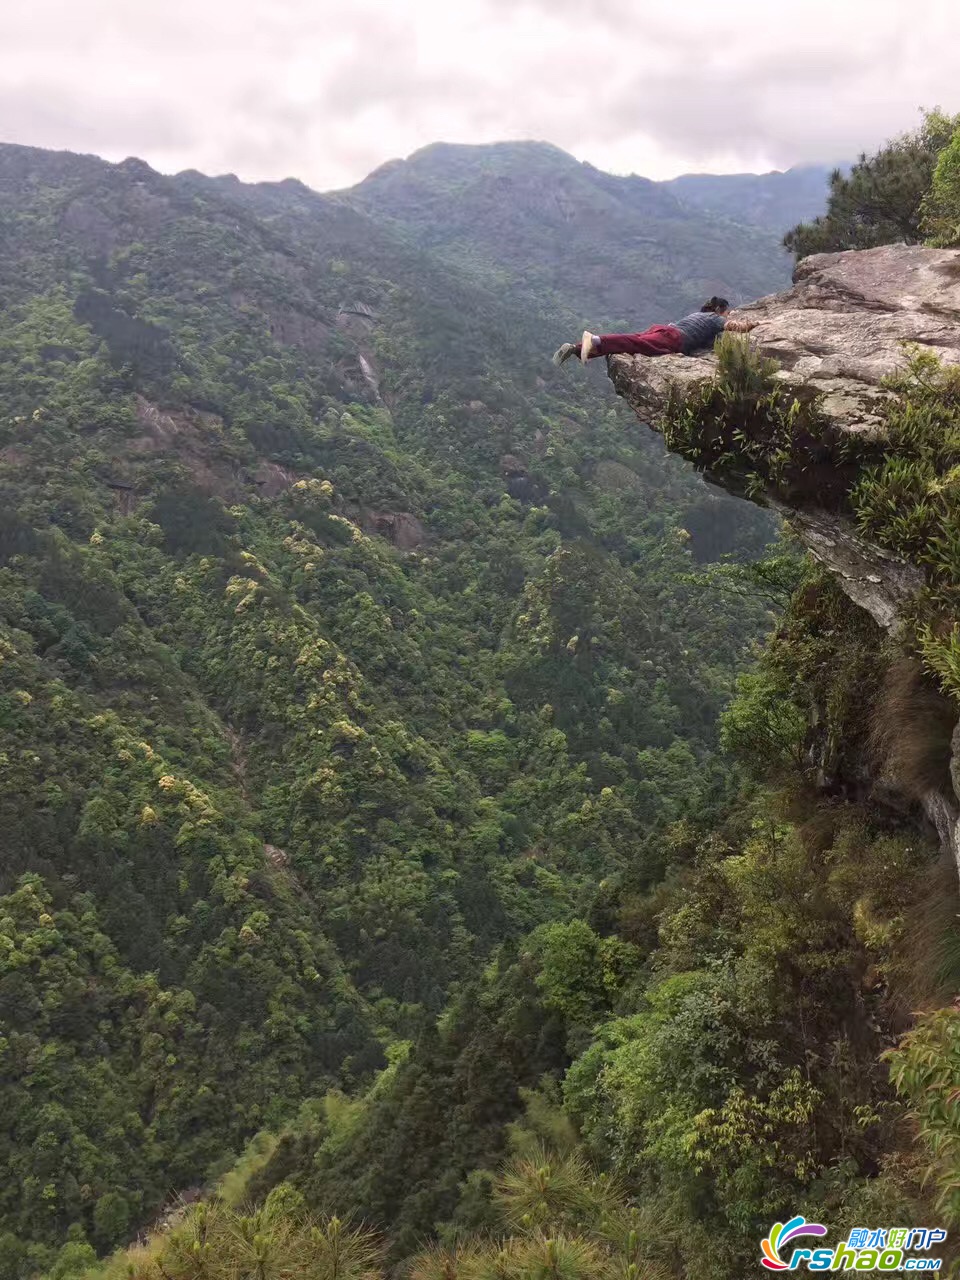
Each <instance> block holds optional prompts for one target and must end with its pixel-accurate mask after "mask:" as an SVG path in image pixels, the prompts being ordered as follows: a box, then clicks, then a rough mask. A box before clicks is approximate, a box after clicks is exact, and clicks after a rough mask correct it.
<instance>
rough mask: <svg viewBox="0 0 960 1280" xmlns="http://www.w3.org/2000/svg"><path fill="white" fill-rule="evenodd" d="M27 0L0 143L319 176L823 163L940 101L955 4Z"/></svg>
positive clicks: (949, 85)
mask: <svg viewBox="0 0 960 1280" xmlns="http://www.w3.org/2000/svg"><path fill="white" fill-rule="evenodd" d="M583 11H584V10H583V5H582V0H337V2H336V3H334V2H333V0H272V3H271V4H269V5H267V4H263V3H262V2H261V0H204V2H203V3H200V2H199V0H139V2H138V3H136V4H133V3H130V0H31V3H30V4H29V5H5V6H4V11H3V12H0V138H2V139H4V140H6V141H12V142H23V143H31V144H34V145H39V146H47V147H63V148H69V149H72V150H92V151H96V152H98V153H99V154H101V155H105V156H107V157H108V158H110V159H121V158H123V157H124V156H126V155H140V156H142V157H143V158H144V159H146V160H147V161H149V162H150V163H151V164H153V165H154V166H155V167H156V168H159V169H162V170H165V171H172V170H176V169H180V168H197V169H202V170H205V171H207V172H214V173H217V172H225V171H233V172H236V173H238V174H239V175H240V176H241V177H243V178H247V179H257V178H282V177H286V176H291V175H292V176H296V177H300V178H302V179H303V180H304V181H306V182H308V183H310V185H312V186H314V187H318V188H320V189H324V188H329V187H335V186H341V185H346V184H348V183H351V182H354V181H357V180H358V179H360V178H361V177H363V176H364V174H365V173H366V172H368V171H369V169H371V168H372V167H374V166H375V165H377V164H379V163H381V162H382V161H384V160H388V159H391V158H393V157H394V156H398V155H405V154H408V153H409V152H410V151H412V150H414V149H415V148H417V147H419V146H423V145H425V144H426V143H428V142H432V141H436V140H446V141H451V142H489V141H494V140H497V139H506V138H529V137H532V138H540V139H546V140H548V141H551V142H555V143H556V144H557V145H559V146H561V147H564V148H565V149H566V150H568V151H572V152H573V153H574V154H575V155H577V156H579V157H580V158H581V159H588V160H590V161H591V162H592V163H594V164H596V165H598V166H600V167H601V168H607V169H612V170H614V171H618V172H630V171H633V172H638V173H644V174H647V175H648V176H651V177H666V176H670V175H671V174H674V173H678V172H681V171H684V170H688V169H714V170H727V171H729V170H736V169H742V168H750V169H757V168H768V167H771V166H777V167H783V166H786V165H789V164H792V163H798V162H803V161H812V160H819V159H822V160H827V161H832V160H835V159H840V158H844V157H848V156H852V155H854V154H856V153H857V152H859V151H860V150H862V149H867V150H869V149H871V148H873V147H875V146H877V145H879V144H880V143H881V142H882V141H883V140H884V138H886V137H888V136H890V135H891V134H893V133H897V132H900V131H902V130H903V129H907V128H911V127H913V126H914V125H915V124H916V122H917V120H918V110H919V108H920V107H921V106H933V105H937V104H939V105H941V106H943V107H944V108H945V109H948V110H949V109H952V110H960V76H958V74H957V72H958V58H957V53H956V49H957V39H956V37H957V35H958V34H960V30H958V28H960V20H958V16H957V9H956V0H913V3H911V4H910V5H907V4H905V3H903V0H793V2H792V3H791V4H790V5H786V4H777V3H775V2H774V3H770V0H725V3H724V2H718V0H687V3H686V4H685V5H679V4H677V5H670V6H657V7H656V8H654V7H652V6H651V5H649V4H646V3H643V2H642V0H624V3H622V4H621V5H619V6H611V5H609V4H603V3H602V0H598V3H597V4H596V6H595V12H594V13H593V14H592V16H591V17H590V19H589V20H586V21H585V20H584V19H583V18H582V16H581V15H582V14H583Z"/></svg>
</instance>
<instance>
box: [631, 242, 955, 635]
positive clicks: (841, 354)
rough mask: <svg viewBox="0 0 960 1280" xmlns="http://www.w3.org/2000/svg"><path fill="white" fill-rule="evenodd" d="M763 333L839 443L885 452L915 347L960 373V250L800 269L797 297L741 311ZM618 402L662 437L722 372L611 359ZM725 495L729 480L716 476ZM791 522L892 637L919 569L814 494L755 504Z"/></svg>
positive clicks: (788, 383) (700, 364) (679, 362)
mask: <svg viewBox="0 0 960 1280" xmlns="http://www.w3.org/2000/svg"><path fill="white" fill-rule="evenodd" d="M741 310H742V311H743V312H745V313H748V314H749V315H750V318H751V319H753V320H755V321H756V322H757V328H756V329H755V330H754V332H753V334H752V335H751V337H752V340H753V342H754V343H755V345H756V346H757V347H758V348H759V349H760V350H761V351H762V352H763V354H764V355H768V356H772V357H774V358H775V359H776V360H777V361H778V362H779V364H780V370H779V372H778V374H777V379H778V380H779V382H780V383H781V384H782V385H783V386H784V389H785V390H787V391H789V392H790V393H791V394H792V395H794V396H795V397H796V398H797V399H798V400H800V401H801V402H802V403H809V402H810V401H812V400H814V399H816V400H817V404H818V410H819V413H820V414H821V416H822V418H823V419H824V421H825V422H826V424H827V425H828V427H829V428H830V429H832V430H833V432H834V433H835V434H836V436H837V437H838V438H840V439H842V438H843V437H857V438H858V439H859V440H863V439H864V438H866V439H872V440H876V441H877V442H878V443H882V436H883V413H882V410H883V404H884V402H885V401H886V400H887V399H888V398H889V395H890V393H889V392H888V391H886V390H885V389H884V387H883V386H882V385H881V384H882V381H883V379H884V377H885V376H886V375H887V374H890V373H892V372H894V371H895V370H896V369H897V368H898V367H901V366H902V365H903V364H904V363H905V361H906V354H905V348H904V344H905V343H915V344H918V345H920V346H925V347H929V348H932V349H933V350H935V351H936V354H937V355H938V356H939V357H940V359H941V360H942V361H943V363H945V364H957V365H960V251H957V250H950V249H927V248H922V247H920V246H913V245H886V246H883V247H882V248H879V249H865V250H861V251H859V252H850V253H826V254H817V255H815V256H814V257H810V258H807V259H805V260H804V261H803V262H801V263H800V264H799V266H798V267H797V270H796V273H795V277H794V285H793V288H791V289H788V290H786V291H785V292H784V293H777V294H772V295H771V296H770V297H768V298H761V299H760V301H759V302H754V303H751V304H750V305H748V306H746V307H743V308H741ZM608 365H609V371H610V377H611V378H612V380H613V383H614V386H615V387H616V389H617V391H618V392H619V394H620V395H621V396H622V397H623V398H624V399H625V400H626V401H627V403H628V404H630V405H631V407H632V408H633V409H634V410H635V411H636V412H637V414H638V415H639V416H640V417H641V418H642V419H643V420H644V421H645V422H648V423H649V424H650V425H651V426H653V427H656V426H657V423H658V419H659V418H660V417H661V415H662V414H663V413H664V411H665V409H666V407H667V405H668V403H669V402H670V400H671V398H672V397H675V396H678V395H679V396H681V397H682V396H689V395H690V394H692V393H695V392H697V391H698V390H699V389H700V388H702V387H703V386H704V384H706V383H708V382H710V381H711V380H712V379H713V378H714V376H715V373H716V361H715V359H714V357H713V356H712V355H703V356H698V357H696V358H692V359H691V358H689V357H684V356H659V357H655V358H651V357H646V356H612V357H610V359H609V361H608ZM708 477H709V478H710V479H713V480H715V481H716V482H717V483H720V484H724V485H725V487H728V488H730V487H733V486H732V485H731V481H730V478H729V477H721V476H719V475H709V472H708ZM753 496H754V497H755V498H756V500H758V501H760V502H763V503H765V504H766V505H769V506H773V507H775V508H776V509H777V510H779V511H781V512H782V514H784V515H786V516H787V517H788V518H790V519H791V522H792V523H793V525H794V527H795V529H796V531H797V533H798V535H799V536H800V538H801V539H802V540H803V541H804V542H805V543H806V545H807V546H808V547H809V549H810V551H811V553H812V554H813V555H814V556H815V557H816V558H817V559H818V560H821V561H822V562H823V563H824V564H825V565H827V567H828V568H830V569H832V570H834V571H835V572H836V573H837V574H838V576H839V578H840V581H841V583H842V585H843V587H844V590H845V591H846V592H847V594H848V595H849V596H850V598H851V599H852V600H854V601H855V602H856V603H857V604H859V605H861V606H862V607H863V608H865V609H867V610H869V612H870V613H871V614H872V615H873V617H874V618H875V619H876V621H877V622H878V623H879V624H880V625H881V626H883V627H886V628H889V627H892V626H893V625H894V624H895V623H896V621H897V618H898V616H899V615H900V613H901V611H902V608H903V606H904V604H905V603H906V602H907V601H908V600H909V599H910V598H911V597H912V596H913V595H915V593H916V591H917V590H918V589H919V587H920V585H921V583H922V575H921V574H920V572H919V570H918V569H916V568H915V567H913V566H911V565H907V564H904V563H903V562H902V561H900V560H898V559H897V558H896V557H895V556H891V555H890V554H889V553H888V552H885V551H882V550H880V549H879V548H877V547H874V546H871V545H870V544H869V543H867V542H865V541H864V540H863V539H862V538H860V537H859V536H858V535H857V532H856V530H855V529H854V527H853V525H852V523H851V522H850V521H849V520H848V519H847V518H846V517H844V516H843V515H842V514H841V513H838V512H837V511H836V510H835V509H833V508H834V504H830V505H824V503H823V493H822V490H820V489H818V487H817V485H816V483H814V484H813V486H812V489H811V492H810V493H809V494H808V495H806V496H805V497H804V499H803V500H802V501H801V502H798V503H796V505H793V504H785V503H784V502H783V501H782V499H781V498H780V497H778V496H777V495H776V494H773V493H771V492H766V493H760V494H754V495H753Z"/></svg>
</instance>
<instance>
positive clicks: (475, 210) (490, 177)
mask: <svg viewBox="0 0 960 1280" xmlns="http://www.w3.org/2000/svg"><path fill="white" fill-rule="evenodd" d="M828 172H829V170H828V169H827V168H825V167H822V168H815V167H811V168H807V169H797V170H790V171H788V172H787V173H771V174H761V175H755V174H740V175H732V176H730V177H726V176H718V177H713V176H710V175H688V176H686V177H682V178H677V179H674V180H673V181H671V182H653V181H651V180H650V179H648V178H642V177H638V176H636V175H630V176H628V177H620V176H617V175H614V174H609V173H604V172H603V171H602V170H600V169H597V168H595V167H594V166H593V165H591V164H588V163H582V162H580V161H578V160H576V159H574V157H573V156H570V155H568V154H567V153H566V152H564V151H562V150H561V149H560V148H559V147H556V146H553V145H552V144H549V143H541V142H505V143H495V144H491V145H487V146H462V145H454V144H449V143H434V144H432V145H431V146H428V147H424V148H423V149H422V150H420V151H417V152H415V153H414V154H413V155H411V156H410V157H409V158H408V159H406V160H392V161H390V162H388V163H387V164H385V165H382V166H381V167H380V168H379V169H376V170H375V171H374V172H373V173H372V174H370V175H369V177H367V178H365V179H364V181H363V182H361V183H359V184H358V185H357V186H355V187H353V188H351V189H349V190H348V191H345V192H342V193H341V197H342V198H343V199H344V200H346V201H348V202H349V203H351V204H352V205H354V207H357V208H360V209H363V210H364V211H365V212H367V213H369V214H371V215H373V216H374V217H376V218H378V219H387V220H389V221H390V222H391V223H392V224H394V225H395V226H396V227H398V228H400V229H402V230H403V231H405V232H406V233H407V234H408V235H410V236H413V237H414V238H415V239H416V240H417V242H418V243H419V244H421V245H422V246H424V247H426V248H429V249H430V250H432V251H435V252H438V253H440V254H441V255H443V256H445V257H448V258H450V259H453V260H456V261H458V262H459V263H460V264H461V265H463V264H467V265H470V266H472V267H473V268H474V270H475V271H477V272H478V273H480V274H482V275H483V276H484V277H485V278H487V279H489V277H490V273H491V272H497V273H499V274H500V276H501V278H502V282H503V286H504V287H505V288H509V289H511V290H512V291H514V292H516V293H526V294H527V296H528V297H529V298H533V299H535V300H536V301H537V303H538V305H539V306H541V307H543V306H546V305H549V304H551V303H552V304H553V305H554V306H557V307H560V308H561V309H572V310H573V311H574V312H575V313H576V315H577V316H578V317H580V318H582V319H584V320H585V321H586V320H589V321H590V322H591V323H592V324H594V325H595V326H597V327H601V328H602V327H605V326H611V327H612V326H614V325H619V326H622V325H624V324H631V325H640V324H646V323H651V322H653V321H655V320H662V319H664V318H665V317H666V316H670V315H673V314H675V313H676V314H679V313H682V312H683V311H686V310H690V309H691V308H692V307H694V306H697V305H698V304H699V302H700V301H702V297H703V296H704V295H709V294H712V293H722V294H724V295H725V296H728V297H730V298H731V299H732V300H734V301H743V300H747V299H750V298H755V297H757V296H759V295H761V294H763V293H767V292H769V291H771V290H773V289H776V288H780V287H782V286H783V285H785V284H786V283H787V281H788V280H789V276H790V260H789V257H788V255H787V254H786V252H785V251H784V250H783V248H782V247H781V243H780V242H781V239H782V236H783V233H784V231H786V230H787V229H788V228H789V227H790V226H792V225H794V224H795V223H796V222H797V221H798V220H799V219H801V218H805V217H811V216H814V215H815V214H816V213H818V212H820V211H821V210H822V209H823V207H824V205H825V201H826V187H827V176H828ZM717 215H719V216H717Z"/></svg>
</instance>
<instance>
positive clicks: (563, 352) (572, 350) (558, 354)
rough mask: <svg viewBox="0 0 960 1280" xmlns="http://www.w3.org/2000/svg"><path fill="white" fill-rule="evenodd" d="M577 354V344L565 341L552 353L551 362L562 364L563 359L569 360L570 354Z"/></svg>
mask: <svg viewBox="0 0 960 1280" xmlns="http://www.w3.org/2000/svg"><path fill="white" fill-rule="evenodd" d="M576 354H577V344H576V343H575V342H565V343H564V344H563V346H562V347H557V349H556V351H555V352H554V353H553V363H554V364H563V362H564V360H569V359H570V357H571V356H575V355H576Z"/></svg>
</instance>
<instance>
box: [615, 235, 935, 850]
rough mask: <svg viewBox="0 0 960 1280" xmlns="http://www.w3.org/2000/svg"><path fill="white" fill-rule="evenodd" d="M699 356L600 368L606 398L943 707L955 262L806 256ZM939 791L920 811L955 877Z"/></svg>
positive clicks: (924, 799)
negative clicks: (780, 529)
mask: <svg viewBox="0 0 960 1280" xmlns="http://www.w3.org/2000/svg"><path fill="white" fill-rule="evenodd" d="M742 310H743V311H744V312H746V313H749V314H750V316H751V317H752V318H753V319H754V320H756V322H757V327H756V329H755V330H754V331H753V333H752V334H751V335H750V338H749V340H746V341H745V340H744V339H742V338H736V337H734V336H733V335H730V336H729V337H727V336H725V337H724V338H722V339H721V340H720V342H719V343H718V344H717V350H716V352H715V353H711V354H709V355H704V356H701V357H695V358H687V357H683V356H662V357H657V358H649V357H644V356H612V357H610V358H609V360H608V368H609V374H610V377H611V379H612V380H613V383H614V386H615V387H616V389H617V392H618V393H619V395H621V396H622V397H623V399H625V400H626V401H627V403H628V404H630V405H631V407H632V408H633V409H634V410H635V411H636V413H637V414H638V416H639V417H640V418H641V419H642V420H643V421H644V422H647V423H649V424H650V425H651V426H652V427H653V428H654V429H656V430H658V431H661V432H662V434H663V435H664V438H665V440H666V442H667V445H668V446H669V447H670V448H671V449H672V450H673V451H675V452H677V453H680V454H681V455H682V456H684V457H686V458H688V459H689V460H690V461H692V462H693V463H694V464H695V465H696V466H697V467H698V468H699V469H700V470H702V471H703V472H704V474H705V475H706V476H707V477H708V479H710V480H711V481H713V482H715V483H717V484H720V485H722V486H723V487H725V488H727V489H729V490H730V491H732V492H735V493H739V494H742V495H743V496H745V497H747V498H750V499H751V500H753V501H756V502H759V503H761V504H763V505H766V506H770V507H773V508H774V509H776V510H778V511H780V512H781V513H782V514H783V515H784V516H785V517H786V518H787V519H788V521H789V522H790V524H791V525H792V527H793V528H794V530H795V532H796V533H797V535H798V536H799V538H800V539H801V541H802V542H803V543H804V544H805V545H806V547H807V548H808V549H809V551H810V552H811V553H812V555H813V556H814V557H815V559H817V560H818V561H819V562H820V563H821V564H823V565H824V566H825V567H826V568H827V569H829V570H830V571H831V572H832V573H833V574H834V575H835V577H836V579H837V581H838V583H839V585H840V586H841V587H842V588H843V591H844V592H845V593H846V595H847V596H848V597H849V598H850V599H851V600H853V601H854V603H855V604H857V605H858V606H860V607H861V608H862V609H865V610H866V611H867V612H868V613H869V614H870V616H871V617H872V618H873V619H874V621H875V622H876V623H877V625H878V626H879V627H880V628H882V629H883V630H884V631H885V632H886V633H887V634H888V635H889V636H890V638H891V644H892V646H893V647H894V648H899V649H900V651H901V652H902V651H904V650H906V651H907V652H908V653H909V654H911V655H914V656H916V657H917V658H919V659H920V660H921V662H922V663H923V665H924V667H925V670H926V673H927V678H928V679H930V680H935V681H936V682H937V683H938V684H939V686H940V689H941V690H942V691H943V695H944V697H945V699H946V700H947V701H948V703H949V705H950V707H951V708H952V709H953V718H954V720H955V719H956V704H957V701H958V699H960V679H958V674H960V554H958V551H960V251H958V250H947V249H930V248H925V247H921V246H907V245H889V246H884V247H881V248H877V249H869V250H861V251H851V252H847V253H833V254H820V255H816V256H813V257H810V258H807V259H805V260H804V261H803V262H801V263H800V264H799V266H798V267H797V270H796V273H795V276H794V283H793V287H792V288H790V289H788V290H786V291H785V292H783V293H778V294H773V295H771V296H770V297H766V298H762V299H760V300H759V301H758V302H755V303H752V304H750V305H748V306H746V307H744V308H742ZM950 756H951V762H950V763H951V768H950V772H951V775H952V782H951V781H943V782H941V783H940V784H939V785H937V786H931V787H930V788H928V790H927V791H926V792H925V793H924V794H923V795H922V796H921V797H920V799H921V803H922V805H923V808H924V810H925V812H926V813H927V816H928V818H929V819H930V820H931V822H932V823H933V824H934V826H935V827H936V829H937V831H938V833H939V835H940V838H941V841H942V843H943V845H944V847H945V848H949V849H950V851H951V852H952V854H953V856H954V858H955V859H957V861H958V866H960V828H958V819H960V799H958V797H960V730H958V731H956V732H955V733H954V735H953V740H952V744H950Z"/></svg>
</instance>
